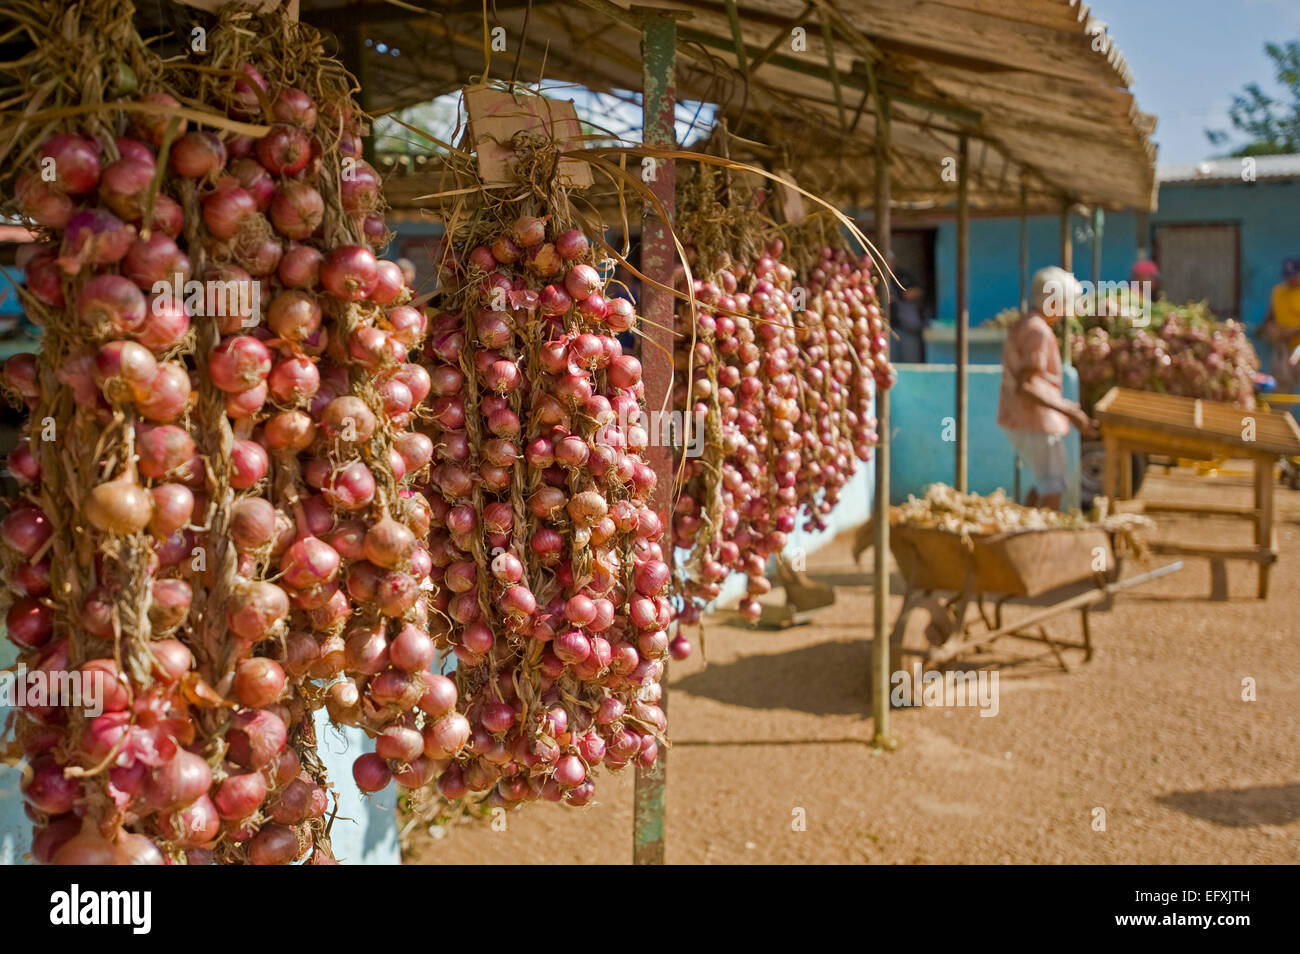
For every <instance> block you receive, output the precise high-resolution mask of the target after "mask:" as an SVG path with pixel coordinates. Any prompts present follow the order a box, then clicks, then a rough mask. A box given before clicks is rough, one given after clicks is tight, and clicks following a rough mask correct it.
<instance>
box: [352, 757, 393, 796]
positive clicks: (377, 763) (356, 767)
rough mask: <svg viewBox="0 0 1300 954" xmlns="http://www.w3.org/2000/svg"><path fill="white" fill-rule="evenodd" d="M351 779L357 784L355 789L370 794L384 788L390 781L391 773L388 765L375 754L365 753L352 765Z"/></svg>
mask: <svg viewBox="0 0 1300 954" xmlns="http://www.w3.org/2000/svg"><path fill="white" fill-rule="evenodd" d="M352 778H353V780H354V781H355V782H356V783H357V788H359V789H361V791H363V792H366V793H371V792H378V791H381V790H382V789H384V788H386V787H387V786H388V783H389V782H390V781H392V778H393V773H392V772H391V771H390V770H389V768H388V763H387V762H385V761H384V760H383V759H382V758H380V757H379V756H378V755H377V754H375V753H374V752H366V753H365V754H364V755H361V756H358V757H357V760H356V761H355V762H353V763H352Z"/></svg>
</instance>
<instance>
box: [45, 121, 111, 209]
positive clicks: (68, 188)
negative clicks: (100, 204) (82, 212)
mask: <svg viewBox="0 0 1300 954" xmlns="http://www.w3.org/2000/svg"><path fill="white" fill-rule="evenodd" d="M37 162H38V163H39V165H40V166H41V167H42V170H44V169H46V168H49V169H50V170H51V171H52V172H53V173H54V186H55V187H56V188H57V189H59V190H60V191H61V192H65V193H67V194H68V195H82V194H84V193H86V192H90V191H91V190H92V189H94V188H95V186H97V185H98V184H99V143H97V142H96V141H95V140H93V139H90V138H89V137H86V136H77V135H73V134H70V133H58V134H56V135H53V136H51V137H50V138H49V139H47V140H45V142H43V143H41V147H40V149H39V150H38V152H37Z"/></svg>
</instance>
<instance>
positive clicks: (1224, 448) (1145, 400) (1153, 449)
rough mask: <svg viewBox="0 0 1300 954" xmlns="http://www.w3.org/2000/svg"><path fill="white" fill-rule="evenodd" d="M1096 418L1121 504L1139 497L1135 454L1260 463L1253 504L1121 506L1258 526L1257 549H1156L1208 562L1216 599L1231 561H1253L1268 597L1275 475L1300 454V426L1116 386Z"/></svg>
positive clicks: (1109, 485) (1108, 477)
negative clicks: (1236, 519) (1131, 457)
mask: <svg viewBox="0 0 1300 954" xmlns="http://www.w3.org/2000/svg"><path fill="white" fill-rule="evenodd" d="M1093 414H1094V416H1095V417H1096V418H1097V419H1098V420H1099V421H1100V422H1101V436H1102V442H1103V444H1104V446H1105V449H1106V465H1105V466H1106V470H1105V487H1106V496H1107V497H1109V498H1110V499H1111V501H1113V502H1119V501H1130V500H1131V499H1132V497H1133V474H1132V468H1131V467H1129V466H1128V460H1129V455H1130V454H1163V455H1168V456H1171V457H1188V458H1192V459H1198V460H1210V459H1214V458H1219V457H1245V458H1248V459H1250V460H1251V461H1252V462H1253V463H1254V467H1255V499H1254V505H1253V506H1249V507H1246V506H1232V505H1228V504H1192V503H1166V502H1160V501H1143V502H1142V503H1140V504H1138V503H1132V504H1127V505H1125V504H1122V503H1121V504H1118V505H1117V506H1116V508H1115V509H1117V510H1135V511H1141V512H1146V513H1193V514H1201V515H1206V516H1223V517H1240V518H1243V519H1246V520H1250V521H1251V522H1252V523H1253V524H1254V529H1255V542H1254V545H1253V546H1250V545H1245V546H1234V545H1231V544H1217V543H1204V544H1178V543H1157V544H1156V545H1155V546H1154V549H1156V550H1157V551H1158V552H1161V553H1175V554H1184V555H1188V556H1203V557H1208V558H1209V560H1210V579H1211V596H1212V598H1214V599H1227V570H1226V566H1225V565H1226V561H1228V560H1250V561H1253V562H1254V563H1255V564H1257V565H1258V567H1259V591H1258V592H1259V598H1260V599H1267V598H1268V576H1269V570H1270V569H1271V568H1272V565H1273V564H1274V563H1276V562H1277V556H1278V550H1277V535H1276V532H1275V531H1274V528H1273V472H1274V468H1275V467H1276V466H1277V462H1278V459H1279V458H1281V457H1290V456H1295V455H1298V454H1300V427H1297V426H1296V422H1295V419H1294V418H1292V417H1291V415H1290V414H1285V413H1280V412H1276V411H1269V410H1264V409H1256V410H1246V409H1244V408H1242V407H1240V406H1239V405H1236V404H1227V403H1224V402H1221V401H1202V400H1199V399H1197V398H1185V397H1175V396H1173V395H1169V394H1157V393H1155V392H1152V391H1132V390H1129V389H1128V388H1111V390H1110V391H1108V392H1107V393H1106V395H1105V396H1104V397H1103V398H1102V399H1101V400H1100V401H1098V402H1097V405H1096V407H1095V408H1094V410H1093Z"/></svg>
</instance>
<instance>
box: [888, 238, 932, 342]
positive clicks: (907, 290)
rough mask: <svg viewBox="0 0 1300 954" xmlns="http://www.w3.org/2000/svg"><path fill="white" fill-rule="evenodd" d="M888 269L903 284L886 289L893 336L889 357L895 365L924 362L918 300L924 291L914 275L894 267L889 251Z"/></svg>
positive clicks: (922, 325)
mask: <svg viewBox="0 0 1300 954" xmlns="http://www.w3.org/2000/svg"><path fill="white" fill-rule="evenodd" d="M889 268H890V271H892V272H893V273H894V275H895V276H896V277H897V278H898V283H899V284H900V285H902V286H903V287H902V288H901V289H899V288H894V287H892V286H891V287H890V289H889V291H890V296H889V327H890V328H891V329H892V330H893V331H894V333H895V334H896V335H897V337H896V338H894V339H893V340H892V341H891V342H890V348H889V351H890V355H889V360H890V361H893V362H894V363H895V364H900V363H901V364H924V363H925V326H926V323H927V322H926V320H925V314H924V313H923V312H922V310H921V303H922V302H923V301H924V300H925V291H924V290H923V289H922V288H921V286H920V285H919V284H918V283H917V281H916V276H914V275H913V274H912V273H911V272H909V271H908V270H907V269H905V268H899V267H898V266H897V264H896V259H895V258H894V256H893V255H892V254H891V255H890V256H889ZM886 281H888V278H886Z"/></svg>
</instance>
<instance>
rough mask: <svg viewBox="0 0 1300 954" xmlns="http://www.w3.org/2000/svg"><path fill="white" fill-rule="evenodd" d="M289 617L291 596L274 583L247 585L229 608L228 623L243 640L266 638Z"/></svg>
mask: <svg viewBox="0 0 1300 954" xmlns="http://www.w3.org/2000/svg"><path fill="white" fill-rule="evenodd" d="M288 615H289V597H288V596H286V595H285V592H284V590H282V589H280V587H278V586H276V585H275V584H274V583H267V582H265V581H261V580H254V581H250V582H245V583H244V584H243V585H242V586H240V587H238V588H237V589H236V590H235V592H234V593H233V594H232V595H231V597H230V600H229V602H228V603H227V605H226V621H227V623H228V624H229V626H230V629H231V631H232V632H233V633H234V634H235V635H236V636H238V637H240V638H241V639H244V640H247V641H248V642H256V641H258V640H261V639H265V638H266V637H267V636H268V635H270V633H271V631H272V630H273V629H274V628H275V627H276V626H277V625H278V624H279V623H280V622H281V621H283V620H284V619H285V618H286V617H287V616H288Z"/></svg>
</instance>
